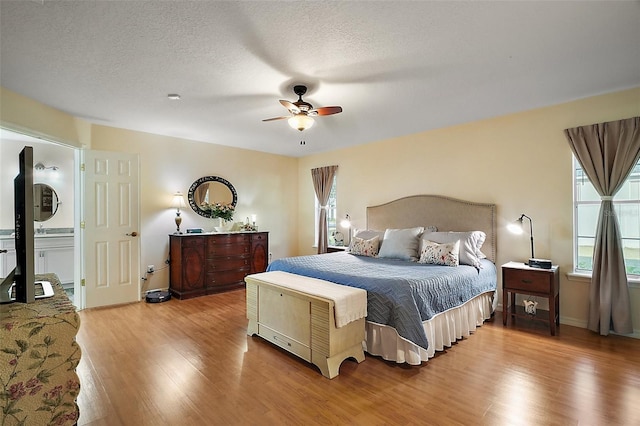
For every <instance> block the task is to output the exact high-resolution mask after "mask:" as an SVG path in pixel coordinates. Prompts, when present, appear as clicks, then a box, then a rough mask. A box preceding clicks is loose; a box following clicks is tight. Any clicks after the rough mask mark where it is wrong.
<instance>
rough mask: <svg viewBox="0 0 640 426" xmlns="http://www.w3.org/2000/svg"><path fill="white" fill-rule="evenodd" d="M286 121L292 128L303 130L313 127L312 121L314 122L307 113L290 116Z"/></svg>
mask: <svg viewBox="0 0 640 426" xmlns="http://www.w3.org/2000/svg"><path fill="white" fill-rule="evenodd" d="M288 122H289V126H291V128H292V129H297V130H300V131H303V130H307V129H310V128H311V127H313V123H315V120H314V119H313V118H311V117H309V116H308V115H307V114H304V113H300V114H296V115H294V116H293V117H291V118H290V119H289V120H288Z"/></svg>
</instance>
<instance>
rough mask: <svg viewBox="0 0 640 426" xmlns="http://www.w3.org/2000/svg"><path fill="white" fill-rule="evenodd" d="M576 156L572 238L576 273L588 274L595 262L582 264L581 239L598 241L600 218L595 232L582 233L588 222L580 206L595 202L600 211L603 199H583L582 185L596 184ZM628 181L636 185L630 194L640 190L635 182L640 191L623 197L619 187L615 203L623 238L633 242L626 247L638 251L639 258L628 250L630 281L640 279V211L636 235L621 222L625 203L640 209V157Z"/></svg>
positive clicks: (627, 262)
mask: <svg viewBox="0 0 640 426" xmlns="http://www.w3.org/2000/svg"><path fill="white" fill-rule="evenodd" d="M572 158H573V162H572V165H573V173H572V174H573V242H572V245H573V273H574V274H576V275H578V276H585V275H586V276H591V274H592V272H593V265H592V263H591V262H592V261H591V260H589V267H588V268H585V267H584V266H583V264H582V265H581V261H580V258H581V257H580V247H581V246H580V242H581V241H582V240H584V239H589V238H591V239H593V243H594V244H595V234H596V229H595V226H596V222H597V217H596V218H595V222H594V223H593V225H594V230H593V235H582V234H580V232H579V230H580V224H581V223H582V224H583V225H584V223H585V222H580V214H579V211H580V206H585V205H591V206H598V207H597V208H598V213H599V206H600V203H601V201H600V199H599V196H598V200H579V197H580V193H581V191H579V189H578V185H590V186H591V188H593V185H592V184H591V181H590V180H589V178H588V177H587V176H586V174H585V173H584V171H583V169H582V166H581V165H580V163H579V161H578V160H577V158H576V157H575V155H573V156H572ZM627 181H631V182H630V185H632V187H631V188H630V190H629V191H628V193H627V194H626V195H629V193H633V192H636V191H634V186H635V187H637V188H636V189H637V194H638V195H635V197H637V198H634V197H631V198H629V197H626V199H621V198H620V196H621V195H622V194H621V192H620V191H619V192H618V193H617V194H616V196H614V197H613V205H614V209H615V211H616V217H617V218H618V225H619V226H620V232H621V233H622V241H623V243H624V242H625V241H627V242H631V244H630V245H629V247H627V248H626V249H625V250H628V251H638V253H637V256H638V258H636V257H628V256H627V254H626V253H625V270H626V271H627V279H628V280H629V281H630V282H634V283H640V214H638V215H637V217H638V219H637V220H638V223H637V224H636V225H635V226H636V230H635V232H637V234H638V235H634V234H633V232H632V235H626V236H625V230H626V228H627V227H626V226H623V225H624V224H621V223H620V218H621V217H623V214H622V212H621V208H622V207H623V206H636V207H637V210H638V212H640V160H638V162H637V163H636V165H635V166H634V169H633V171H632V172H631V174H630V175H629V177H628V178H627ZM626 184H627V182H625V185H626ZM593 191H594V192H595V189H593ZM631 226H634V225H633V224H632V225H631ZM592 253H593V251H592ZM583 257H584V256H583ZM630 262H633V263H634V264H631V265H630ZM636 271H637V272H636Z"/></svg>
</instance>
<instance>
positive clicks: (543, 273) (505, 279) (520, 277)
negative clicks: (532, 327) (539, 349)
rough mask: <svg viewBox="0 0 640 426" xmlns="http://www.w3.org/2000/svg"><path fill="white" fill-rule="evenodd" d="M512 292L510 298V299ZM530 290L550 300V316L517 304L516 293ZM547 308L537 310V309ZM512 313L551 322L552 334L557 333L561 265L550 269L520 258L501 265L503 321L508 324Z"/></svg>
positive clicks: (515, 315)
mask: <svg viewBox="0 0 640 426" xmlns="http://www.w3.org/2000/svg"><path fill="white" fill-rule="evenodd" d="M509 293H511V301H510V303H509V297H508V296H509ZM517 293H520V294H528V295H531V296H538V297H544V298H546V299H547V300H548V301H549V316H548V319H547V318H544V317H543V316H542V315H541V316H535V315H534V316H531V315H528V314H526V313H525V312H524V308H519V309H517V308H516V294H517ZM543 312H545V311H541V310H538V311H537V313H543ZM509 315H510V316H511V318H512V321H514V322H515V319H516V317H526V318H530V319H534V320H542V321H548V322H549V329H550V331H551V335H552V336H555V335H556V327H557V326H559V325H560V268H559V267H558V266H553V267H552V268H551V269H540V268H531V267H529V266H528V265H525V264H524V263H520V262H509V263H505V264H504V265H502V323H503V324H504V325H507V318H508V316H509Z"/></svg>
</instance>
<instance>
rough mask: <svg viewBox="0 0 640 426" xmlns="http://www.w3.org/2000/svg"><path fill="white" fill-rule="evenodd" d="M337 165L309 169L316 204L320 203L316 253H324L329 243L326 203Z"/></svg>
mask: <svg viewBox="0 0 640 426" xmlns="http://www.w3.org/2000/svg"><path fill="white" fill-rule="evenodd" d="M337 170H338V166H326V167H318V168H316V169H311V177H312V178H313V188H314V189H315V190H316V197H317V198H318V204H320V218H319V219H318V254H321V253H326V252H327V246H328V245H329V237H328V235H327V233H328V228H329V227H328V226H327V203H328V202H329V195H331V185H332V184H333V177H334V176H335V175H336V171H337Z"/></svg>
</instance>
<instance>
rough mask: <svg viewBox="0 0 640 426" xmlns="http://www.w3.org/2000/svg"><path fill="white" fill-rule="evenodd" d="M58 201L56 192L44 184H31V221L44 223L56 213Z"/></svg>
mask: <svg viewBox="0 0 640 426" xmlns="http://www.w3.org/2000/svg"><path fill="white" fill-rule="evenodd" d="M59 205H60V201H59V200H58V194H57V193H56V190H55V189H53V188H52V187H50V186H49V185H47V184H46V183H34V184H33V220H35V221H36V222H44V221H47V220H49V219H51V218H52V217H53V215H54V214H56V212H57V211H58V206H59Z"/></svg>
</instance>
